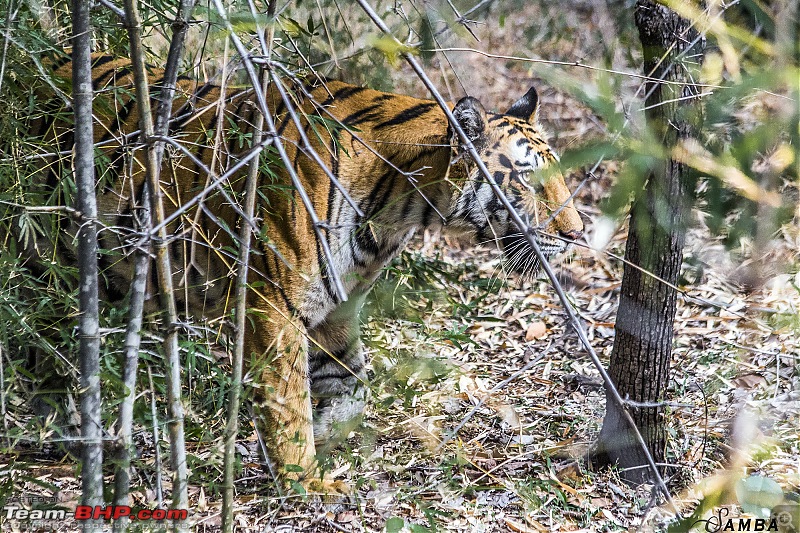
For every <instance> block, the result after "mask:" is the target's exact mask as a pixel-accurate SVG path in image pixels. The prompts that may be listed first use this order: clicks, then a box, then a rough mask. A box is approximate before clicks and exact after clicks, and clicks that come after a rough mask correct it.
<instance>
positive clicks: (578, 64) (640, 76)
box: [429, 48, 729, 89]
mask: <svg viewBox="0 0 800 533" xmlns="http://www.w3.org/2000/svg"><path fill="white" fill-rule="evenodd" d="M429 51H430V52H470V53H473V54H478V55H482V56H484V57H489V58H492V59H506V60H510V61H523V62H527V63H539V64H543V65H555V66H563V67H578V68H584V69H587V70H595V71H598V72H605V73H607V74H619V75H621V76H627V77H629V78H638V79H641V80H644V81H654V82H658V83H663V84H668V85H680V84H681V83H680V82H677V81H667V80H663V79H659V78H652V77H650V76H647V75H645V74H639V73H636V72H626V71H624V70H615V69H608V68H602V67H595V66H593V65H587V64H586V63H581V62H580V61H553V60H549V59H536V58H532V57H521V56H507V55H503V54H492V53H489V52H484V51H482V50H476V49H475V48H433V49H431V50H429ZM695 86H696V87H702V88H704V89H728V88H729V87H725V86H724V85H710V84H704V83H698V84H695Z"/></svg>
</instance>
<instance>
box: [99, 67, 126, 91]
mask: <svg viewBox="0 0 800 533" xmlns="http://www.w3.org/2000/svg"><path fill="white" fill-rule="evenodd" d="M132 71H133V67H132V66H131V65H127V66H125V67H120V68H118V69H113V68H112V69H110V70H108V71H107V72H105V73H104V74H103V75H102V76H100V77H98V78H95V79H93V80H92V89H94V90H95V91H99V90H100V87H101V85H102V84H104V83H105V82H106V81H108V78H109V76H114V82H115V83H114V85H115V88H116V80H117V79H118V78H121V77H122V76H127V75H128V74H130V73H131V72H132Z"/></svg>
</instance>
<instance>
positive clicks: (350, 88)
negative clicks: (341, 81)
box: [322, 85, 367, 107]
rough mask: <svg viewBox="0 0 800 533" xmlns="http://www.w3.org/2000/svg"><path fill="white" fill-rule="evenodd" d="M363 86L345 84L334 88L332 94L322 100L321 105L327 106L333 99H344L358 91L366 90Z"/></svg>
mask: <svg viewBox="0 0 800 533" xmlns="http://www.w3.org/2000/svg"><path fill="white" fill-rule="evenodd" d="M366 90H367V89H366V88H365V87H358V86H356V85H345V86H344V87H341V88H339V89H336V90H335V91H334V92H333V94H332V95H330V96H328V97H327V98H326V99H325V100H324V101H323V102H322V106H323V107H324V106H327V105H330V104H332V103H333V101H334V100H344V99H346V98H350V97H351V96H353V95H355V94H358V93H360V92H363V91H366Z"/></svg>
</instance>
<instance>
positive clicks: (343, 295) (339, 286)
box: [214, 0, 347, 302]
mask: <svg viewBox="0 0 800 533" xmlns="http://www.w3.org/2000/svg"><path fill="white" fill-rule="evenodd" d="M214 5H215V7H216V9H217V12H218V13H219V16H220V18H221V19H222V21H223V23H224V24H225V27H226V29H227V30H228V31H229V32H230V35H229V36H230V39H231V41H232V42H233V45H234V46H235V47H236V50H237V52H239V55H240V56H241V58H242V61H243V63H244V66H245V70H246V71H247V75H248V77H249V79H250V83H251V84H252V85H253V87H258V86H259V83H258V76H257V75H256V72H255V69H254V67H253V62H252V61H251V60H250V55H249V54H248V53H247V50H246V49H245V47H244V44H242V41H241V39H239V36H238V35H236V33H235V32H234V29H233V26H232V25H231V23H230V21H229V20H228V15H227V13H226V11H225V8H224V6H223V5H222V1H221V0H214ZM255 94H256V101H257V102H258V107H259V110H260V111H261V113H262V114H263V115H264V118H265V119H266V122H267V130H268V132H269V134H270V135H271V137H272V138H271V140H272V142H273V143H274V145H275V148H276V149H277V151H278V156H279V157H280V158H281V161H283V163H284V166H285V167H286V171H287V173H288V174H289V177H290V178H291V181H292V186H293V187H294V189H295V191H297V194H298V195H299V196H300V200H301V201H302V203H303V206H304V207H305V209H306V211H307V212H308V215H309V218H311V223H312V225H313V227H314V233H316V236H317V240H318V242H319V244H320V248H322V253H323V255H324V256H325V260H326V262H327V264H328V274H329V275H330V276H331V281H332V282H333V288H334V290H335V291H336V296H337V298H338V299H339V301H340V302H345V301H347V290H346V289H345V288H344V284H343V283H342V280H341V276H340V275H339V272H337V270H336V266H335V265H336V262H335V261H334V258H333V253H332V252H331V248H330V245H329V244H328V239H327V238H326V237H325V235H324V234H323V233H322V229H321V227H320V219H319V216H318V215H317V212H316V211H315V210H314V205H313V204H312V202H311V199H310V198H309V196H308V193H307V192H306V190H305V188H304V187H303V184H302V182H301V181H300V178H299V177H298V176H297V173H296V172H295V170H294V166H293V165H292V162H291V160H290V159H289V156H288V155H287V154H286V150H285V149H284V147H283V142H282V141H281V139H280V136H279V135H278V132H277V129H276V128H275V123H274V121H273V119H272V115H270V112H269V107H268V106H267V101H266V98H265V95H264V94H261V93H260V92H258V91H256V93H255ZM268 140H269V139H268Z"/></svg>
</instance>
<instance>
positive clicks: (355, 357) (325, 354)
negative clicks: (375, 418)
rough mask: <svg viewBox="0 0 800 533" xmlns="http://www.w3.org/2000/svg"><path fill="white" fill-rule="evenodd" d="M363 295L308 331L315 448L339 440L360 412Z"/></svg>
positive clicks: (363, 370) (363, 389)
mask: <svg viewBox="0 0 800 533" xmlns="http://www.w3.org/2000/svg"><path fill="white" fill-rule="evenodd" d="M364 298H365V295H363V294H362V295H355V294H354V295H351V297H350V299H349V300H348V301H347V302H345V303H343V304H341V305H339V307H337V308H336V309H335V310H334V311H333V312H332V313H330V314H329V315H328V317H326V319H325V320H324V321H323V322H322V323H321V324H319V325H317V326H316V327H315V328H314V330H313V331H312V332H311V338H312V342H311V344H310V346H309V349H310V358H309V376H310V378H311V396H312V400H313V402H314V415H313V420H314V439H315V441H316V443H317V446H319V447H321V446H323V445H324V446H326V447H331V446H335V445H336V444H337V443H339V442H341V440H343V439H344V438H346V437H347V434H348V433H349V432H350V431H351V430H352V429H354V427H355V426H356V425H357V424H358V423H359V421H360V419H361V415H362V413H363V412H364V406H365V405H366V402H367V396H368V393H369V388H368V384H367V372H366V359H365V357H364V350H363V345H362V343H361V339H360V323H359V313H360V311H361V307H362V306H363V304H364Z"/></svg>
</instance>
